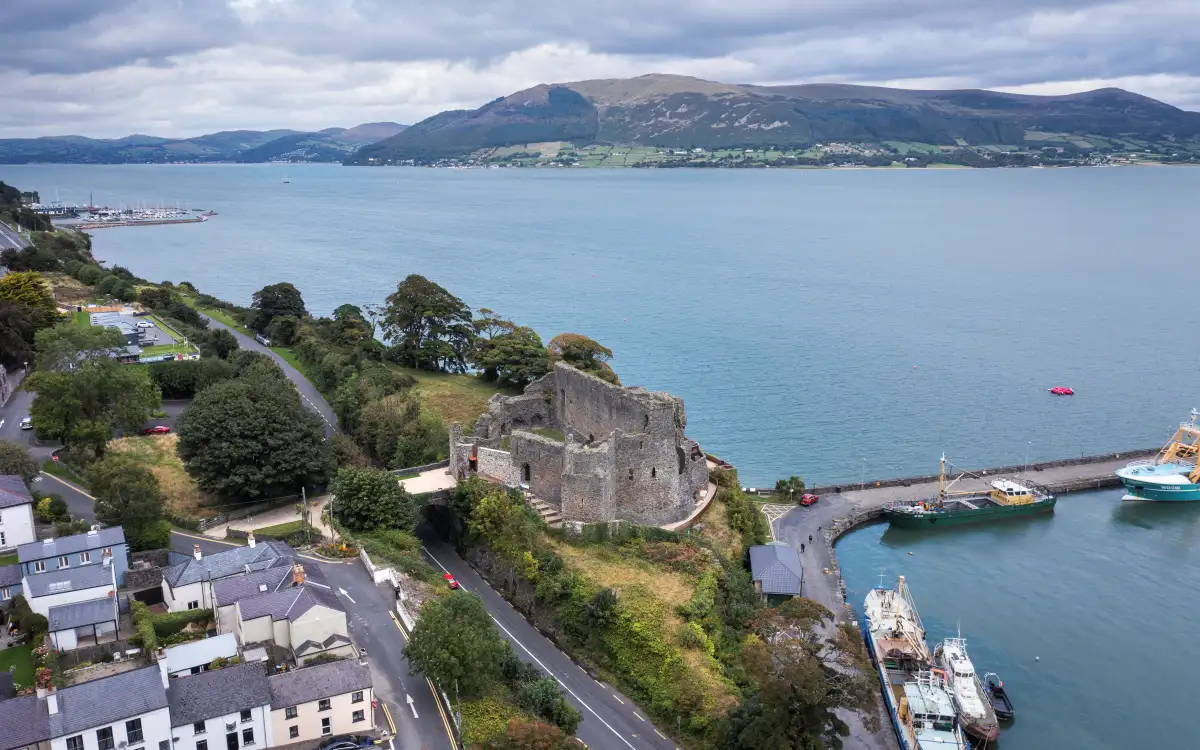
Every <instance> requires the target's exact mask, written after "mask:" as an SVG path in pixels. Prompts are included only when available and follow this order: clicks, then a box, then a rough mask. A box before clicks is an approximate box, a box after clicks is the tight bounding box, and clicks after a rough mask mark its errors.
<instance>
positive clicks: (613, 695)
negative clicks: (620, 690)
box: [612, 693, 625, 706]
mask: <svg viewBox="0 0 1200 750" xmlns="http://www.w3.org/2000/svg"><path fill="white" fill-rule="evenodd" d="M612 697H614V698H617V694H616V693H613V694H612ZM617 703H620V704H621V705H622V706H624V705H625V701H623V700H621V699H620V698H617Z"/></svg>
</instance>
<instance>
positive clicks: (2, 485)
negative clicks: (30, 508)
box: [0, 474, 33, 508]
mask: <svg viewBox="0 0 1200 750" xmlns="http://www.w3.org/2000/svg"><path fill="white" fill-rule="evenodd" d="M32 502H33V495H30V494H29V489H28V488H26V487H25V480H23V479H21V478H20V477H19V476H17V475H15V474H0V508H14V507H16V506H18V505H25V504H26V503H32Z"/></svg>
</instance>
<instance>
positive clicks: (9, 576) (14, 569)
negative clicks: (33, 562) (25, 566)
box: [0, 563, 21, 589]
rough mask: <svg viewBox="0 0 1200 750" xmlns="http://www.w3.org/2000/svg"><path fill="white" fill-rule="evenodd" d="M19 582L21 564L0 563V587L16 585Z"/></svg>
mask: <svg viewBox="0 0 1200 750" xmlns="http://www.w3.org/2000/svg"><path fill="white" fill-rule="evenodd" d="M20 583H21V566H20V565H18V564H17V563H13V564H12V565H0V589H3V588H7V587H9V586H18V585H20Z"/></svg>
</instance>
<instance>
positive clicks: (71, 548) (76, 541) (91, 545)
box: [17, 526, 125, 563]
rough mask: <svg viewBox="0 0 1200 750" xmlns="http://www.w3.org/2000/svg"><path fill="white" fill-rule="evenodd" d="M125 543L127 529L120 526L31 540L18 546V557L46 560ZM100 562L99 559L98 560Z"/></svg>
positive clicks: (23, 560)
mask: <svg viewBox="0 0 1200 750" xmlns="http://www.w3.org/2000/svg"><path fill="white" fill-rule="evenodd" d="M124 543H125V530H124V529H122V528H121V527H120V526H111V527H109V528H107V529H99V530H98V531H89V532H86V533H84V534H74V535H72V536H64V537H61V538H59V539H43V540H42V541H40V542H30V543H29V544H22V545H21V546H20V547H17V559H18V560H20V561H21V562H23V563H27V562H33V561H34V560H45V559H46V558H49V557H61V556H62V555H70V554H73V553H76V552H84V551H86V550H89V549H101V548H103V547H115V546H117V545H118V544H124ZM114 554H115V553H114ZM97 562H99V561H97Z"/></svg>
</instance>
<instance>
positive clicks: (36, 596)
mask: <svg viewBox="0 0 1200 750" xmlns="http://www.w3.org/2000/svg"><path fill="white" fill-rule="evenodd" d="M21 589H22V593H23V594H24V595H25V599H26V600H27V601H28V602H29V608H30V609H32V610H33V611H34V612H37V613H38V614H39V615H45V616H46V617H47V618H48V617H49V616H50V608H51V607H58V606H62V605H64V604H74V603H75V602H84V601H90V600H93V599H101V598H106V597H111V598H113V599H115V598H116V591H117V582H116V578H115V576H114V575H113V569H112V566H110V565H88V566H86V567H83V568H63V569H61V570H52V571H50V572H48V573H38V574H36V575H26V576H25V577H24V578H23V579H22V580H21Z"/></svg>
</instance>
